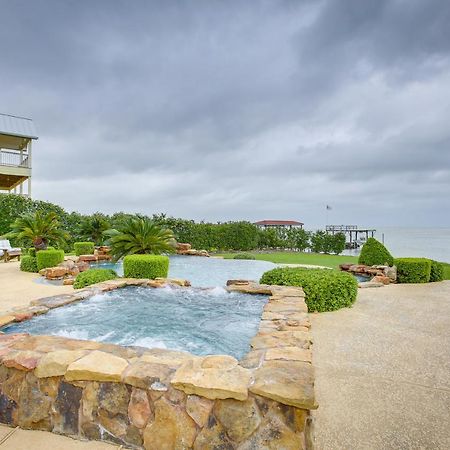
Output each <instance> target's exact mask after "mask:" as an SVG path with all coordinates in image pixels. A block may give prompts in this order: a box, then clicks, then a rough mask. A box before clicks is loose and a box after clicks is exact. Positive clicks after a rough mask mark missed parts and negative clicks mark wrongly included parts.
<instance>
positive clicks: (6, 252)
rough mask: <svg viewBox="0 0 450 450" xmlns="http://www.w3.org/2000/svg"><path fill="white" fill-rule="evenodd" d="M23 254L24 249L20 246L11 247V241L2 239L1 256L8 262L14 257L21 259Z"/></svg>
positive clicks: (0, 244) (0, 241)
mask: <svg viewBox="0 0 450 450" xmlns="http://www.w3.org/2000/svg"><path fill="white" fill-rule="evenodd" d="M21 256H22V250H21V249H20V248H14V247H11V243H10V242H9V241H8V240H7V239H4V240H0V258H1V257H3V261H5V262H8V261H10V260H11V259H12V258H17V259H18V260H19V261H20V257H21Z"/></svg>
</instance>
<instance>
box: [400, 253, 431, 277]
mask: <svg viewBox="0 0 450 450" xmlns="http://www.w3.org/2000/svg"><path fill="white" fill-rule="evenodd" d="M395 265H396V266H397V281H398V282H399V283H428V282H429V281H430V275H431V260H430V259H426V258H397V259H396V260H395Z"/></svg>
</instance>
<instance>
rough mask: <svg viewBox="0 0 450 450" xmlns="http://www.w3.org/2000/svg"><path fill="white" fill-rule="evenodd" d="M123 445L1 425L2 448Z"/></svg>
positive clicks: (99, 449)
mask: <svg viewBox="0 0 450 450" xmlns="http://www.w3.org/2000/svg"><path fill="white" fill-rule="evenodd" d="M120 448H122V447H120V446H118V445H110V444H106V443H104V442H96V441H89V442H87V441H76V440H74V439H71V438H69V437H65V436H59V435H57V434H53V433H48V432H46V431H30V430H22V429H20V428H9V427H7V426H5V425H0V449H1V450H49V449H51V450H118V449H120Z"/></svg>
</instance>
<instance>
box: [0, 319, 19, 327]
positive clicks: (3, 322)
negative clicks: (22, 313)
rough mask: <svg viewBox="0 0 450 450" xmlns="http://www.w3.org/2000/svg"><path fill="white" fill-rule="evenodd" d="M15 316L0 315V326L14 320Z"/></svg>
mask: <svg viewBox="0 0 450 450" xmlns="http://www.w3.org/2000/svg"><path fill="white" fill-rule="evenodd" d="M15 321H16V318H15V316H1V317H0V328H1V327H4V326H5V325H9V324H10V323H12V322H15Z"/></svg>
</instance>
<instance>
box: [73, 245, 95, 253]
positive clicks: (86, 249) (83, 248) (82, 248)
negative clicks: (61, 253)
mask: <svg viewBox="0 0 450 450" xmlns="http://www.w3.org/2000/svg"><path fill="white" fill-rule="evenodd" d="M73 249H74V250H75V255H77V256H80V255H93V254H94V243H93V242H75V244H73Z"/></svg>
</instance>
